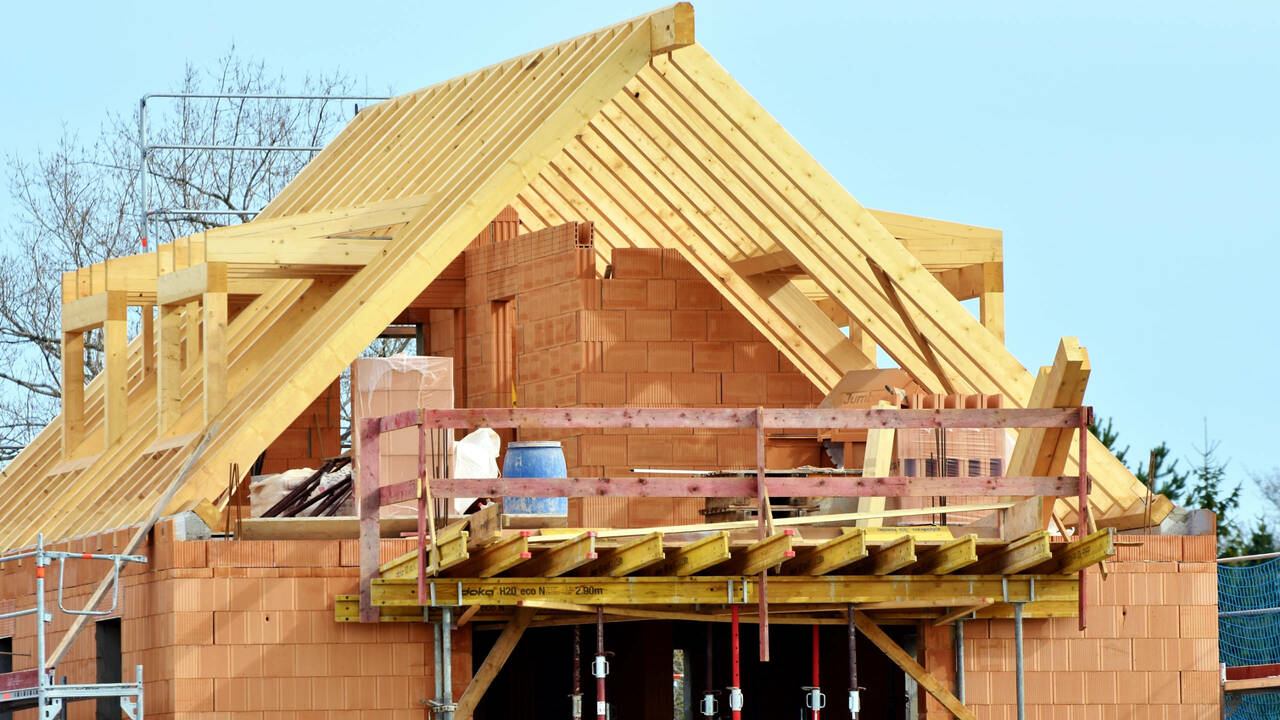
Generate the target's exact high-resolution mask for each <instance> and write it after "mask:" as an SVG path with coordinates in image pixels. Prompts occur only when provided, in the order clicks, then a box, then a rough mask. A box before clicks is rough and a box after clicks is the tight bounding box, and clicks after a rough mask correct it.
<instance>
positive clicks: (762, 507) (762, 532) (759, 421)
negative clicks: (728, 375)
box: [756, 407, 773, 662]
mask: <svg viewBox="0 0 1280 720" xmlns="http://www.w3.org/2000/svg"><path fill="white" fill-rule="evenodd" d="M764 471H765V446H764V408H762V407H757V408H756V502H757V510H756V514H757V515H758V516H759V517H758V519H759V523H758V524H757V526H756V539H757V540H764V539H765V538H766V537H769V536H772V535H773V508H772V507H771V506H770V505H769V489H768V488H767V487H765V481H764ZM757 600H758V601H759V605H760V662H769V569H768V568H765V569H764V570H761V571H760V592H759V597H758V598H757Z"/></svg>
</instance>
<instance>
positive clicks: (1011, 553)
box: [969, 530, 1053, 575]
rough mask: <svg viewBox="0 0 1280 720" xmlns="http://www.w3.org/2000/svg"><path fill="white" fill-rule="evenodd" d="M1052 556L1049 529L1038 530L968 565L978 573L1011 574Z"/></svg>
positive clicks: (1027, 568)
mask: <svg viewBox="0 0 1280 720" xmlns="http://www.w3.org/2000/svg"><path fill="white" fill-rule="evenodd" d="M1052 557H1053V553H1051V552H1049V531H1048V530H1039V531H1037V532H1033V533H1031V534H1030V535H1026V536H1024V537H1022V538H1019V539H1018V540H1014V541H1013V542H1011V543H1009V544H1008V545H1006V546H1005V547H1003V548H1001V549H999V550H997V551H995V552H993V553H991V554H990V555H987V556H986V557H984V558H982V559H981V560H979V561H978V562H977V564H975V565H971V566H970V567H969V571H970V572H973V573H977V574H980V575H1013V574H1015V573H1020V572H1022V571H1023V570H1029V569H1030V568H1033V567H1035V566H1037V565H1039V564H1040V563H1043V562H1045V561H1046V560H1049V559H1050V558H1052Z"/></svg>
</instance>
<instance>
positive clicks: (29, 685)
mask: <svg viewBox="0 0 1280 720" xmlns="http://www.w3.org/2000/svg"><path fill="white" fill-rule="evenodd" d="M27 559H32V560H34V567H35V576H36V577H35V580H36V588H35V595H36V602H35V607H32V608H27V609H25V610H16V611H13V612H8V613H3V614H0V620H4V619H9V618H18V617H23V616H26V615H33V616H35V620H36V627H35V636H36V652H35V658H36V667H34V668H30V669H27V670H18V671H15V672H9V673H2V674H0V712H8V711H13V710H26V709H30V708H35V709H37V710H39V715H38V717H39V718H40V720H54V718H57V717H60V716H61V713H62V709H63V705H64V704H65V703H67V702H72V701H76V700H89V699H104V698H119V700H120V709H121V710H122V711H123V712H124V714H125V715H126V716H128V717H129V718H132V720H142V717H143V702H142V696H143V692H142V666H141V665H137V666H135V668H134V679H133V682H127V683H126V682H121V683H89V684H71V683H67V682H65V679H64V681H63V682H62V683H59V682H57V680H56V676H55V673H54V667H53V665H52V664H51V663H50V662H49V660H48V656H47V655H46V652H47V648H48V645H47V643H46V642H45V625H46V624H47V623H50V622H52V621H53V614H52V613H50V612H48V611H46V609H45V590H46V588H45V568H47V567H48V566H49V565H51V564H53V562H54V561H57V563H58V591H57V596H58V600H57V609H58V610H59V611H60V612H62V613H64V614H66V615H85V616H106V615H110V614H111V613H113V612H115V610H116V607H117V606H118V605H119V601H120V569H121V567H123V566H124V565H125V563H145V562H146V561H147V558H146V557H145V556H142V555H117V554H95V553H72V552H62V551H57V550H46V549H45V547H44V536H43V535H37V536H36V544H35V549H33V550H29V551H27V552H22V553H17V554H15V555H7V556H4V557H0V563H7V562H18V561H22V560H27ZM68 560H105V561H107V562H110V563H111V575H110V578H111V583H110V584H111V606H110V607H108V608H106V609H101V610H99V609H95V608H94V604H93V603H91V604H90V605H87V606H85V607H83V608H69V607H67V605H66V600H65V598H64V589H65V585H66V583H65V580H66V563H67V561H68Z"/></svg>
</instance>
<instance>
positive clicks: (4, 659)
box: [0, 637, 13, 720]
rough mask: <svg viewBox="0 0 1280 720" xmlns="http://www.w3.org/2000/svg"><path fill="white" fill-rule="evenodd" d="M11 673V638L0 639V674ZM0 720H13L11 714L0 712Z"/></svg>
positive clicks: (5, 711) (7, 711)
mask: <svg viewBox="0 0 1280 720" xmlns="http://www.w3.org/2000/svg"><path fill="white" fill-rule="evenodd" d="M11 672H13V638H11V637H6V638H0V673H11ZM0 720H13V712H12V711H10V710H0Z"/></svg>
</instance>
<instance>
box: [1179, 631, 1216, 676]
mask: <svg viewBox="0 0 1280 720" xmlns="http://www.w3.org/2000/svg"><path fill="white" fill-rule="evenodd" d="M1178 669H1179V670H1182V671H1183V672H1186V671H1188V670H1217V669H1218V643H1217V641H1216V640H1210V639H1207V638H1181V639H1180V640H1178Z"/></svg>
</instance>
